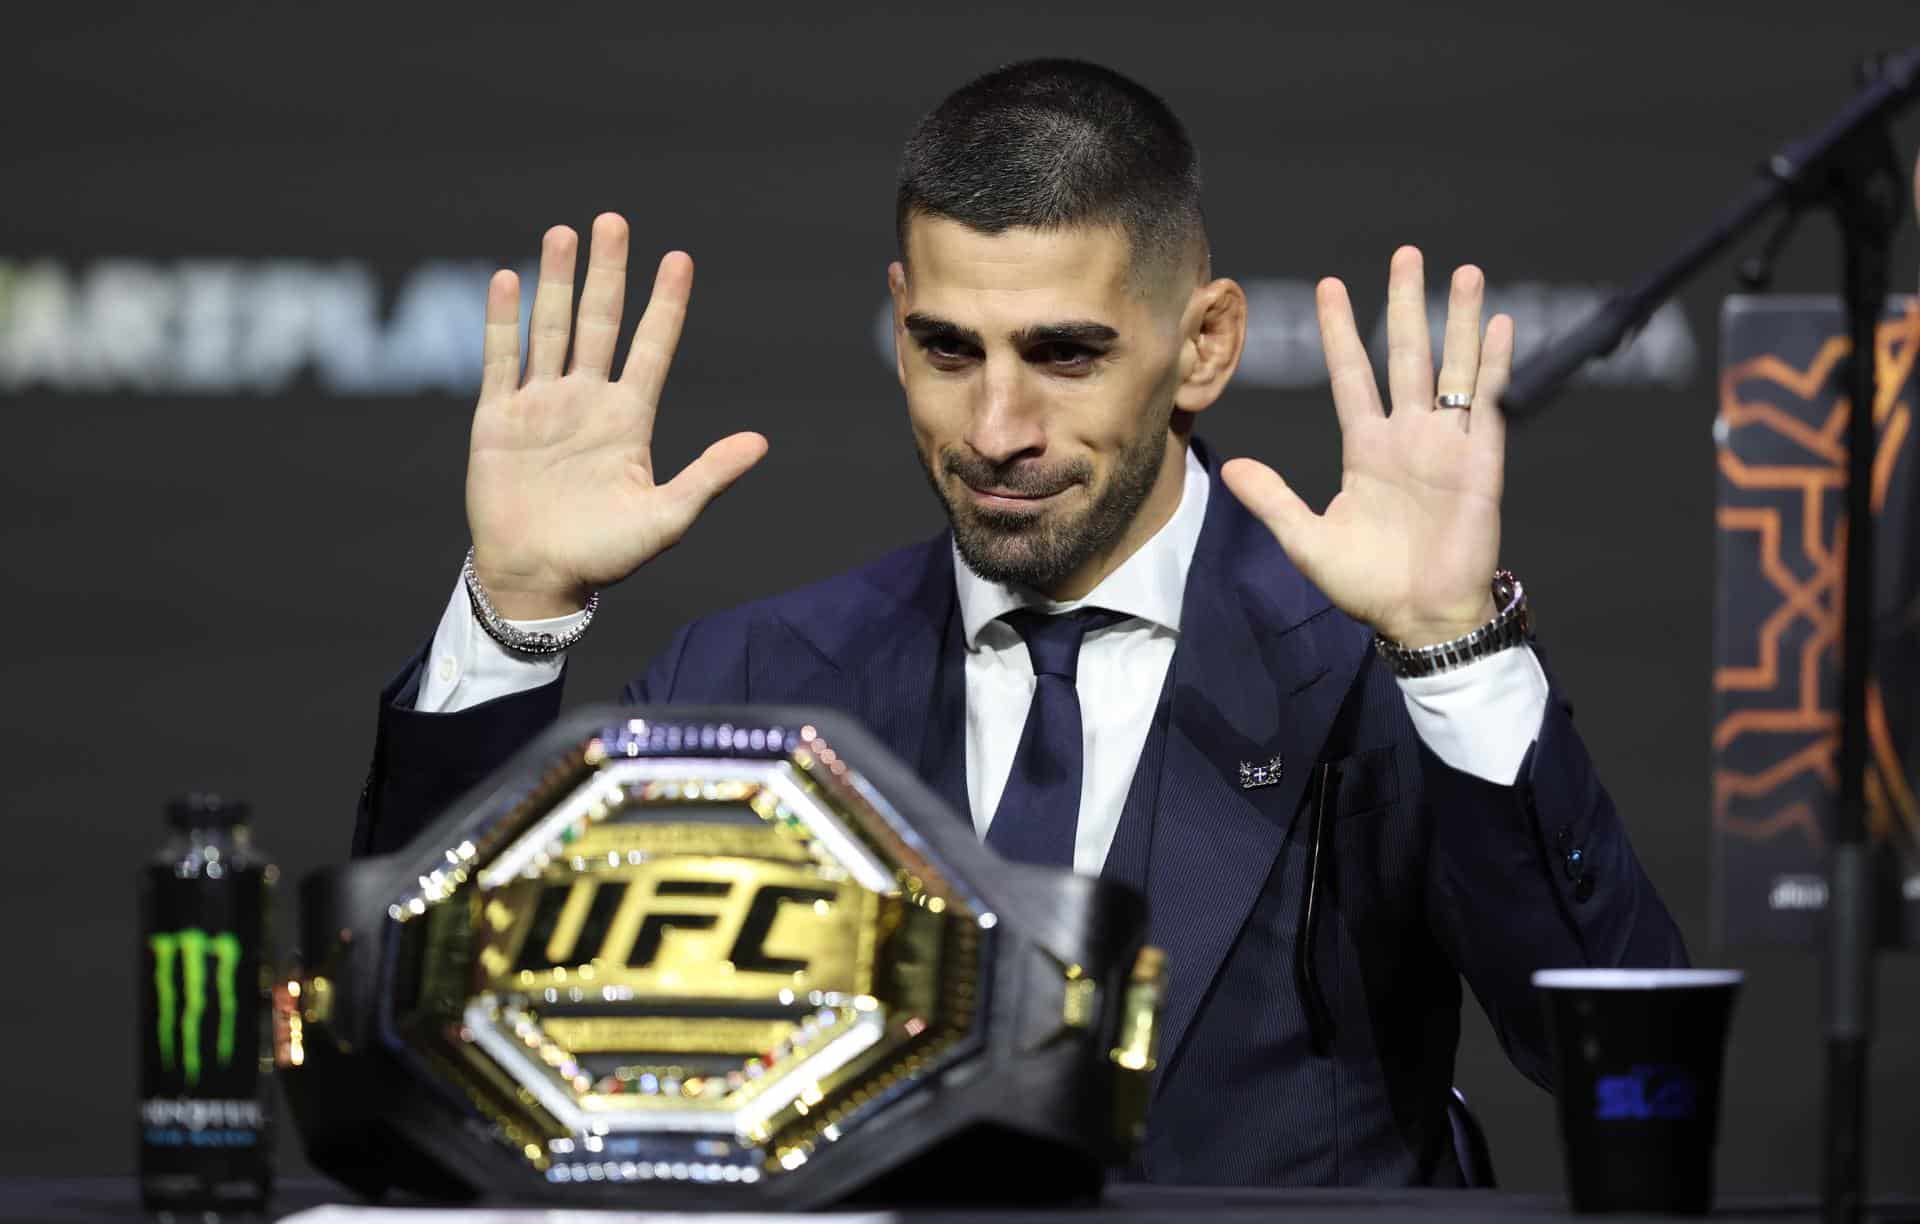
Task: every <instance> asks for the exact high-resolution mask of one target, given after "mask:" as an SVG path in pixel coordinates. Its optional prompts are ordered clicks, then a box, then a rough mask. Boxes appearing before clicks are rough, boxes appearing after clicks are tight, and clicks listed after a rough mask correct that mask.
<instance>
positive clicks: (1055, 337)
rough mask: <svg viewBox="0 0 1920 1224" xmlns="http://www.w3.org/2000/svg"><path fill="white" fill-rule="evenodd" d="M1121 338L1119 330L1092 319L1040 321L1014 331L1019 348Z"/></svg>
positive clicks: (1098, 342)
mask: <svg viewBox="0 0 1920 1224" xmlns="http://www.w3.org/2000/svg"><path fill="white" fill-rule="evenodd" d="M1119 338H1120V333H1119V332H1117V331H1115V330H1114V329H1113V328H1111V327H1108V326H1107V325H1106V324H1105V323H1096V322H1094V321H1093V320H1091V319H1075V320H1073V321H1071V322H1067V323H1039V324H1035V325H1034V326H1032V327H1026V328H1022V329H1021V330H1019V331H1017V332H1015V333H1013V343H1014V344H1015V346H1017V347H1019V348H1032V347H1034V346H1035V345H1038V344H1111V343H1112V342H1113V341H1115V340H1118V339H1119Z"/></svg>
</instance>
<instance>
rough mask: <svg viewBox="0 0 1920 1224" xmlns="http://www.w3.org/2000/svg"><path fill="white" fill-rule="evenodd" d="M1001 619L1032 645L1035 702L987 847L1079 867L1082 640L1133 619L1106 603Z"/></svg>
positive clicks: (1022, 859)
mask: <svg viewBox="0 0 1920 1224" xmlns="http://www.w3.org/2000/svg"><path fill="white" fill-rule="evenodd" d="M1000 619H1001V620H1004V621H1006V622H1007V623H1008V624H1009V625H1012V626H1013V627H1014V629H1015V630H1017V631H1018V632H1019V634H1020V637H1021V638H1022V639H1023V640H1024V641H1025V642H1026V644H1027V656H1028V657H1029V658H1031V659H1032V660H1033V702H1032V704H1031V705H1029V706H1028V707H1027V722H1026V726H1025V727H1024V728H1023V729H1022V730H1021V732H1020V747H1019V750H1018V751H1016V752H1015V753H1014V755H1013V770H1012V772H1011V773H1009V774H1008V775H1007V788H1006V789H1005V790H1004V791H1002V792H1001V793H1000V806H999V807H997V808H995V809H994V812H993V823H992V824H991V825H989V826H987V845H989V846H991V847H992V848H993V849H994V850H996V851H998V852H999V853H1000V855H1001V856H1002V857H1004V858H1010V859H1013V860H1015V861H1017V862H1023V863H1040V864H1043V865H1046V866H1049V867H1063V868H1066V869H1068V870H1072V868H1073V835H1074V829H1075V827H1076V826H1077V825H1078V824H1079V820H1080V769H1081V759H1080V758H1081V747H1080V745H1081V737H1080V694H1079V693H1078V692H1076V691H1075V689H1074V687H1073V682H1074V675H1075V672H1076V671H1077V670H1078V667H1079V663H1080V642H1081V639H1083V638H1085V637H1086V635H1087V634H1089V633H1091V632H1093V631H1094V630H1096V629H1104V628H1106V627H1107V626H1108V625H1115V624H1118V623H1119V622H1121V621H1123V620H1126V619H1127V617H1126V615H1125V614H1124V613H1120V612H1109V611H1107V610H1106V609H1104V608H1082V609H1080V610H1079V611H1077V612H1065V613H1062V614H1060V615H1058V616H1048V615H1047V614H1046V613H1044V612H1034V611H1031V610H1027V609H1023V610H1020V611H1017V612H1009V613H1007V614H1006V615H1005V616H1002V617H1001V618H1000Z"/></svg>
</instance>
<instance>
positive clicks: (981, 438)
mask: <svg viewBox="0 0 1920 1224" xmlns="http://www.w3.org/2000/svg"><path fill="white" fill-rule="evenodd" d="M998 356H999V355H998V354H994V355H990V356H989V357H988V359H987V360H986V361H985V362H983V363H982V364H981V375H980V380H979V382H978V384H976V386H977V390H976V393H975V398H974V403H973V413H972V416H971V417H970V418H969V419H968V422H967V435H966V438H965V441H966V444H967V445H968V446H970V447H972V448H973V450H974V451H975V452H976V453H977V454H979V455H980V457H981V458H983V459H986V460H988V461H989V462H992V463H1005V462H1007V461H1008V460H1011V459H1014V458H1016V457H1018V456H1020V455H1024V454H1035V455H1037V454H1039V453H1041V452H1042V451H1044V450H1046V448H1047V435H1046V430H1045V428H1044V420H1043V416H1042V413H1041V404H1040V398H1039V397H1038V396H1037V395H1036V394H1034V389H1033V388H1032V386H1031V385H1030V384H1029V380H1028V379H1027V377H1026V371H1025V370H1024V369H1022V368H1021V367H1022V364H1023V363H1022V362H1020V361H1019V360H1018V359H1017V358H1015V357H1009V358H1006V359H1003V360H995V358H996V357H998Z"/></svg>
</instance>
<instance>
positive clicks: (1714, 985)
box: [1533, 969, 1743, 1215]
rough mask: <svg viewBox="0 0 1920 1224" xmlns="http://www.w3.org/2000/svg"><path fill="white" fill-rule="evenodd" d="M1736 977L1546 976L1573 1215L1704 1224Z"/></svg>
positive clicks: (1569, 972) (1621, 972)
mask: <svg viewBox="0 0 1920 1224" xmlns="http://www.w3.org/2000/svg"><path fill="white" fill-rule="evenodd" d="M1742 977H1743V975H1742V974H1741V973H1740V971H1739V970H1737V969H1543V970H1541V971H1540V972H1538V973H1535V974H1534V975H1533V984H1534V985H1535V986H1536V987H1538V988H1539V989H1540V991H1541V994H1542V996H1543V1000H1544V1005H1545V1007H1546V1011H1547V1029H1548V1031H1549V1033H1551V1034H1552V1037H1553V1046H1554V1060H1555V1068H1556V1082H1557V1085H1558V1090H1557V1092H1556V1094H1555V1095H1556V1096H1557V1097H1558V1098H1559V1102H1560V1138H1561V1146H1562V1148H1563V1150H1564V1151H1565V1152H1566V1158H1567V1188H1568V1191H1569V1193H1570V1194H1571V1196H1572V1199H1573V1209H1574V1210H1575V1211H1581V1212H1601V1211H1645V1212H1670V1213H1675V1214H1689V1215H1705V1214H1706V1212H1707V1211H1708V1209H1709V1208H1710V1207H1711V1206H1712V1205H1713V1148H1714V1143H1715V1141H1716V1139H1717V1138H1718V1136H1719V1131H1720V1072H1721V1068H1722V1066H1723V1065H1724V1064H1725V1061H1726V1049H1727V1022H1728V1019H1729V1018H1730V1017H1731V1015H1732V1013H1733V1001H1734V997H1735V995H1737V994H1738V993H1739V989H1740V983H1741V980H1742Z"/></svg>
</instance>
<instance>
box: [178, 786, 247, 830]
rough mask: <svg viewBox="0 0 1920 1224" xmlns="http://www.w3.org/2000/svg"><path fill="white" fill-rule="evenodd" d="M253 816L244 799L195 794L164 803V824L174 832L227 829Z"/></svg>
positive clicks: (206, 793)
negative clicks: (175, 830) (165, 822)
mask: <svg viewBox="0 0 1920 1224" xmlns="http://www.w3.org/2000/svg"><path fill="white" fill-rule="evenodd" d="M252 814H253V812H252V809H250V808H249V807H248V806H247V804H246V802H245V801H244V800H239V799H223V798H221V797H220V796H219V795H217V794H214V793H212V792H210V791H195V792H193V793H192V794H190V795H181V796H179V797H177V798H175V799H172V800H169V801H168V803H167V823H168V824H170V825H172V826H173V827H174V828H176V829H231V828H233V827H234V826H236V825H243V824H245V823H247V818H248V817H249V816H251V815H252Z"/></svg>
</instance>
